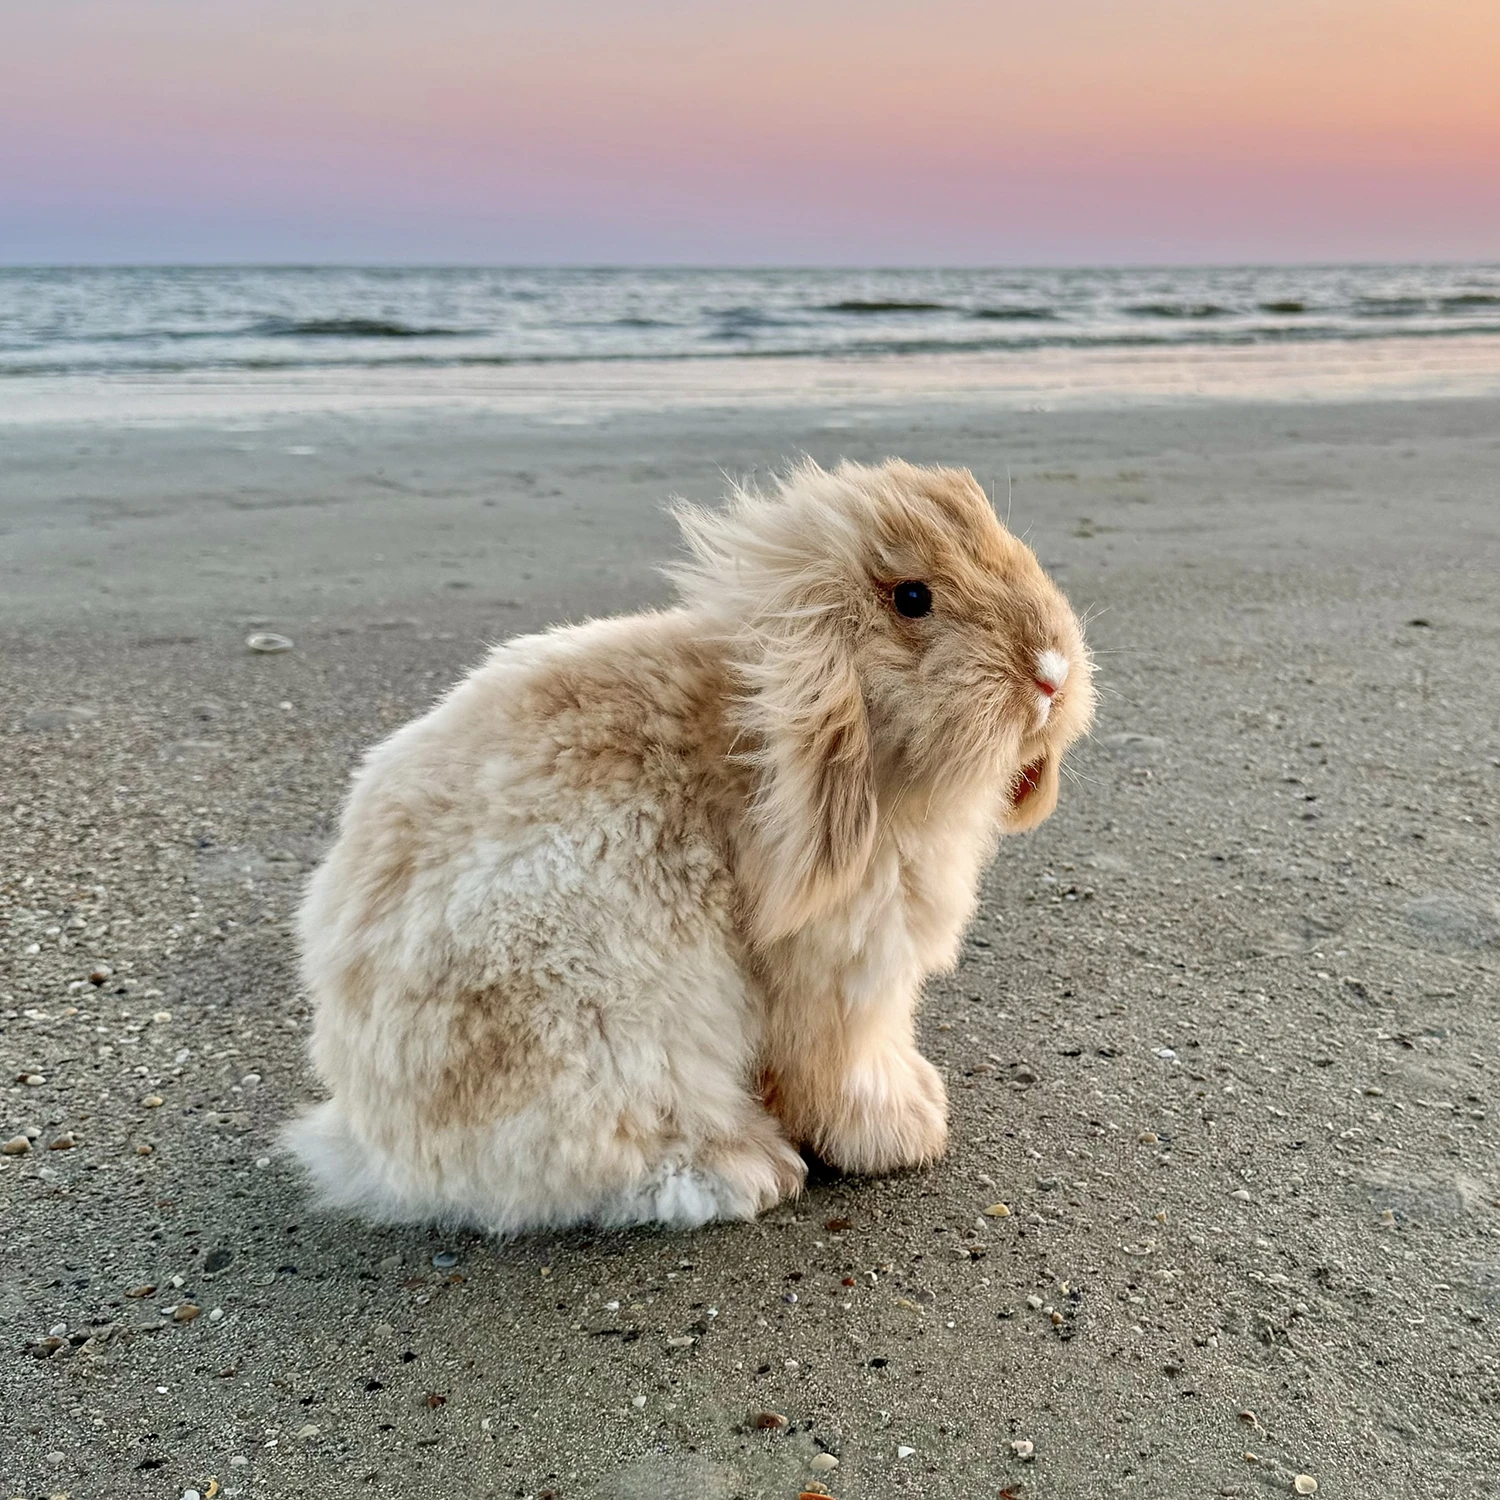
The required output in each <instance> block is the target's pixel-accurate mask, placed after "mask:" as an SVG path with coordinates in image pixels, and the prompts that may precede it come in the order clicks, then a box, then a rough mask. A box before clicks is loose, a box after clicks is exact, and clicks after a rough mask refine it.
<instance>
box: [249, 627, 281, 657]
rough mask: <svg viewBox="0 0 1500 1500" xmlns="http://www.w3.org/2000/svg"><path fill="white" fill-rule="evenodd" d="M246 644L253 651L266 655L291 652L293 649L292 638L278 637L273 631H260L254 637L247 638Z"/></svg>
mask: <svg viewBox="0 0 1500 1500" xmlns="http://www.w3.org/2000/svg"><path fill="white" fill-rule="evenodd" d="M245 644H246V645H247V646H248V647H249V648H250V649H251V650H252V651H259V652H261V653H262V654H264V655H270V654H272V653H274V652H277V651H290V650H291V649H292V641H291V637H290V636H285V635H277V634H276V633H275V632H274V631H271V630H258V631H256V633H255V634H254V635H249V636H246V637H245Z"/></svg>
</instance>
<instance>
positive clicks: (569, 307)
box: [0, 265, 1500, 420]
mask: <svg viewBox="0 0 1500 1500" xmlns="http://www.w3.org/2000/svg"><path fill="white" fill-rule="evenodd" d="M1455 394H1500V266H1494V265H1403V266H1299V267H1240V268H1221V267H1215V268H1164V269H1141V268H1132V269H1038V270H1024V269H989V270H955V269H943V270H937V269H925V270H924V269H907V270H793V269H762V270H734V269H702V270H694V269H660V270H653V269H607V268H601V269H588V268H567V269H561V268H547V269H529V268H476V267H408V268H398V267H333V266H327V267H323V266H320V267H297V266H277V267H258V266H245V267H181V268H176V267H121V268H58V267H49V268H24V267H23V268H0V420H6V419H9V420H26V419H29V418H33V417H46V416H52V417H59V416H64V417H65V416H69V415H90V414H93V415H101V414H103V415H108V414H110V413H111V412H113V413H115V414H122V413H123V414H126V415H132V414H133V415H134V416H135V417H137V418H138V419H143V420H149V419H150V418H151V416H152V415H153V414H154V413H160V414H163V415H167V416H170V415H171V414H172V413H176V414H178V415H183V414H189V415H190V414H191V413H192V412H193V411H195V410H198V409H200V408H201V409H202V410H203V411H205V412H215V413H219V414H223V413H224V412H225V411H232V410H235V409H240V408H243V409H244V410H246V411H256V410H266V409H284V408H298V407H304V406H305V407H327V406H330V405H331V406H344V407H348V406H354V407H357V406H360V405H370V406H390V405H393V404H394V405H425V404H431V403H438V404H442V403H460V404H480V405H486V404H488V405H492V406H496V407H500V408H505V407H511V408H515V409H518V410H536V411H541V410H559V409H563V408H566V407H568V406H569V405H570V403H571V404H572V405H574V406H577V407H580V408H583V409H588V408H590V407H595V408H597V407H600V406H605V407H608V406H619V405H630V404H633V403H644V404H651V405H656V404H661V403H665V404H669V405H670V404H673V403H702V402H705V401H708V402H719V403H723V404H727V405H733V404H738V403H743V402H767V401H772V402H774V401H785V402H803V401H814V402H816V401H823V402H849V401H860V400H876V401H878V400H889V399H902V398H911V399H922V398H925V397H933V396H936V397H943V398H948V399H953V398H956V397H961V396H972V397H974V398H976V399H987V400H991V401H995V402H1000V403H1003V404H1009V405H1015V404H1018V403H1019V404H1028V403H1035V404H1042V405H1046V404H1052V403H1058V402H1068V401H1079V400H1093V401H1104V402H1110V401H1117V400H1118V401H1128V400H1132V399H1157V400H1161V399H1179V398H1191V397H1199V398H1202V397H1209V398H1221V399H1232V398H1234V397H1236V396H1241V397H1253V398H1256V399H1275V398H1278V397H1288V398H1296V399H1302V398H1325V399H1327V398H1333V399H1340V398H1359V397H1361V396H1367V395H1376V396H1420V395H1455Z"/></svg>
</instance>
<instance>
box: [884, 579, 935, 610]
mask: <svg viewBox="0 0 1500 1500" xmlns="http://www.w3.org/2000/svg"><path fill="white" fill-rule="evenodd" d="M891 603H892V604H894V605H895V606H896V613H897V614H898V615H905V616H906V618H907V619H908V620H919V619H921V617H922V616H923V615H925V614H926V613H927V612H928V611H929V610H930V609H931V608H932V590H931V589H930V588H928V587H927V585H926V584H925V583H918V582H917V581H916V580H915V579H910V580H908V581H907V582H906V583H898V584H897V585H896V587H895V588H894V589H892V590H891Z"/></svg>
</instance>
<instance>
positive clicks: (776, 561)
mask: <svg viewBox="0 0 1500 1500" xmlns="http://www.w3.org/2000/svg"><path fill="white" fill-rule="evenodd" d="M679 518H680V520H681V522H682V525H683V530H684V533H685V535H686V537H687V540H688V543H689V546H690V547H691V549H692V551H693V554H694V560H693V562H692V563H691V564H690V565H689V566H687V567H686V568H684V569H683V570H682V572H681V574H680V582H681V584H682V587H683V590H684V593H685V595H686V596H687V598H688V601H689V603H690V604H691V605H693V606H694V607H695V608H697V609H698V610H700V611H702V612H703V613H704V614H705V615H706V616H707V617H708V619H709V621H710V622H711V626H712V627H713V628H715V629H716V631H717V632H718V633H720V634H722V635H723V637H724V638H725V639H727V640H728V641H729V642H730V646H731V652H732V656H733V659H734V663H735V667H736V670H737V672H738V673H739V675H740V678H741V681H742V683H743V686H744V689H745V692H744V697H743V699H742V700H741V702H740V703H739V705H738V719H739V723H740V726H741V728H742V729H743V731H744V732H745V740H746V746H747V753H749V754H750V755H751V756H752V757H753V758H754V760H755V763H756V766H757V774H758V777H759V783H758V790H757V796H756V802H755V806H754V808H753V810H752V820H753V822H754V824H755V827H756V829H757V832H758V834H759V845H760V848H761V851H762V858H763V860H764V862H765V864H766V869H765V870H764V871H763V872H762V879H761V880H760V881H758V882H757V883H758V884H760V885H761V886H762V887H763V889H764V890H765V892H766V901H767V902H768V903H769V909H768V910H767V912H766V914H765V915H766V916H767V918H768V919H770V920H769V922H768V924H767V923H763V924H762V925H763V927H764V926H766V925H769V928H770V930H772V931H776V930H780V931H790V930H794V929H795V927H796V926H799V925H801V923H802V922H803V921H805V920H807V919H808V917H809V916H811V915H812V914H813V913H815V912H816V911H817V910H819V909H822V908H823V907H825V906H826V905H827V903H829V902H830V901H832V900H836V899H837V898H838V897H839V895H840V894H842V893H843V892H846V891H847V890H848V889H849V888H850V887H851V885H852V884H853V883H855V882H857V880H858V878H859V875H860V874H861V872H862V871H863V869H864V867H865V865H866V863H867V862H868V859H869V855H870V851H871V849H872V847H873V844H874V840H875V835H876V830H877V827H878V825H879V822H880V819H881V817H882V815H887V816H888V815H890V814H891V813H892V812H893V811H894V809H895V807H896V805H897V804H898V803H902V804H904V805H905V806H906V807H908V808H910V807H920V806H923V805H933V803H934V801H935V800H940V801H941V802H943V803H944V804H946V805H948V806H953V805H955V800H956V799H961V800H964V801H965V802H966V803H967V804H970V805H972V807H973V813H974V816H975V817H976V818H994V819H997V820H998V822H999V825H1000V827H1001V828H1002V829H1003V830H1005V831H1020V830H1023V829H1027V828H1033V827H1035V826H1036V825H1037V824H1038V823H1040V822H1041V821H1042V820H1043V819H1044V818H1046V817H1047V815H1048V814H1049V813H1051V811H1052V809H1053V808H1054V807H1055V806H1056V804H1057V793H1058V779H1059V768H1060V765H1061V761H1062V757H1063V754H1064V752H1065V751H1066V750H1067V748H1068V746H1069V745H1070V744H1071V743H1072V742H1073V741H1074V740H1075V739H1077V738H1078V736H1079V735H1080V734H1082V733H1083V732H1084V731H1085V730H1086V729H1087V728H1088V725H1089V721H1090V719H1091V718H1092V715H1093V706H1094V692H1093V686H1092V681H1091V678H1092V667H1091V663H1090V658H1089V654H1088V650H1087V648H1086V647H1085V645H1084V641H1083V632H1082V629H1081V627H1080V625H1079V623H1078V619H1077V617H1076V616H1075V615H1074V613H1073V611H1072V609H1071V608H1069V606H1068V602H1067V600H1066V599H1064V597H1063V595H1062V593H1061V592H1060V591H1059V590H1058V588H1057V586H1056V585H1055V584H1054V583H1053V582H1052V580H1051V579H1050V578H1048V577H1047V575H1046V574H1045V573H1044V572H1043V571H1042V568H1041V566H1040V564H1039V563H1038V562H1037V560H1036V557H1035V556H1034V554H1033V553H1032V551H1031V549H1030V548H1029V547H1027V546H1026V545H1025V543H1023V542H1021V541H1019V540H1017V539H1016V538H1015V537H1014V536H1012V535H1011V534H1010V533H1009V532H1008V531H1007V530H1006V529H1005V527H1004V526H1003V525H1001V523H1000V521H999V519H998V518H997V516H996V515H995V512H994V510H993V508H992V507H991V506H990V503H989V501H988V499H987V498H986V496H985V494H984V491H983V490H982V489H981V488H980V487H979V485H978V484H976V483H975V481H974V478H973V476H972V475H970V474H969V473H968V472H967V471H965V470H960V469H927V468H918V467H916V466H914V465H912V464H907V463H901V462H897V461H891V462H888V463H885V464H882V465H880V466H879V467H866V466H864V465H859V464H851V463H845V464H841V465H840V466H839V467H838V468H837V469H834V470H833V471H831V472H829V471H825V470H823V469H821V468H819V467H818V466H817V465H816V464H813V463H810V462H809V463H804V464H802V465H800V466H799V467H797V468H796V469H794V470H793V471H791V473H789V474H788V475H787V476H786V477H785V478H784V479H781V480H779V481H778V482H777V485H776V488H775V490H774V491H773V492H772V493H770V494H768V495H760V494H756V493H753V492H750V491H747V490H744V489H740V490H737V491H736V492H735V494H734V495H733V496H732V498H731V500H730V503H729V504H728V505H727V506H726V507H725V508H724V509H723V510H720V511H716V512H704V511H698V510H690V509H685V510H683V511H681V512H680V513H679ZM773 886H774V889H775V891H776V892H779V894H776V895H773V894H772V887H773ZM772 911H774V912H775V913H776V915H775V916H774V917H772V915H771V913H772ZM767 935H769V934H767Z"/></svg>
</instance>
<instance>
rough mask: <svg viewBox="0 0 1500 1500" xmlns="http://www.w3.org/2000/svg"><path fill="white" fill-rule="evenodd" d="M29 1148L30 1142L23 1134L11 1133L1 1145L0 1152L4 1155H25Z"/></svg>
mask: <svg viewBox="0 0 1500 1500" xmlns="http://www.w3.org/2000/svg"><path fill="white" fill-rule="evenodd" d="M30 1150H31V1142H30V1141H28V1140H27V1139H26V1137H25V1136H24V1135H13V1136H12V1137H11V1138H10V1139H9V1140H8V1141H6V1143H5V1144H4V1145H3V1146H0V1153H3V1154H4V1155H6V1156H25V1155H26V1153H27V1152H28V1151H30Z"/></svg>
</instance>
